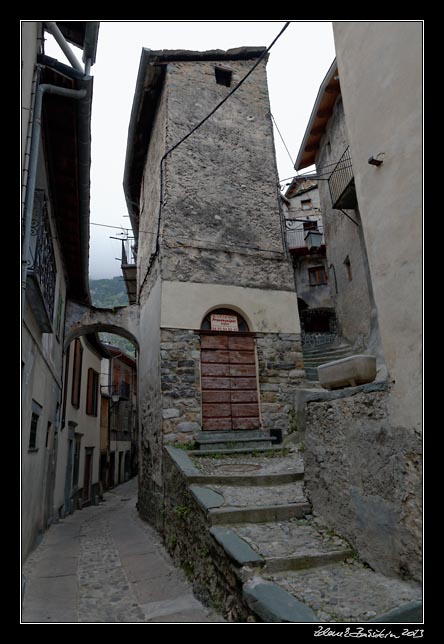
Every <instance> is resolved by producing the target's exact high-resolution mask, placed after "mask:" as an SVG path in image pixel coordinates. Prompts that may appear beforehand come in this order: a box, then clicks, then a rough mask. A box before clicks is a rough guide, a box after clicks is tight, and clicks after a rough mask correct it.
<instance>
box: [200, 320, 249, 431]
mask: <svg viewBox="0 0 444 644" xmlns="http://www.w3.org/2000/svg"><path fill="white" fill-rule="evenodd" d="M200 336H201V337H200V340H201V355H200V358H201V389H202V429H203V430H204V431H233V430H235V431H236V430H248V429H258V428H260V426H261V422H260V413H259V396H258V381H257V367H256V348H255V340H254V334H253V333H250V331H249V329H248V325H247V323H246V321H245V319H244V318H243V317H242V315H240V314H239V313H237V312H236V311H233V310H231V309H225V308H221V309H215V310H213V311H211V312H210V313H208V315H207V316H206V317H205V318H204V320H203V322H202V325H201V331H200Z"/></svg>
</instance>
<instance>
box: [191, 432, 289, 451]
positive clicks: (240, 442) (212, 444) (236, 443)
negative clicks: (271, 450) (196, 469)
mask: <svg viewBox="0 0 444 644" xmlns="http://www.w3.org/2000/svg"><path fill="white" fill-rule="evenodd" d="M275 440H276V439H275V438H274V437H272V436H270V435H269V434H266V433H265V432H263V431H261V430H237V431H225V432H216V431H202V432H200V433H199V435H198V437H197V440H196V442H195V444H196V447H197V449H199V450H203V451H208V450H211V451H215V450H217V451H218V450H225V451H226V450H235V449H257V448H260V447H271V446H272V444H273V441H275Z"/></svg>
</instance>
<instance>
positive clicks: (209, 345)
mask: <svg viewBox="0 0 444 644" xmlns="http://www.w3.org/2000/svg"><path fill="white" fill-rule="evenodd" d="M200 348H201V350H202V349H228V336H227V335H201V336H200Z"/></svg>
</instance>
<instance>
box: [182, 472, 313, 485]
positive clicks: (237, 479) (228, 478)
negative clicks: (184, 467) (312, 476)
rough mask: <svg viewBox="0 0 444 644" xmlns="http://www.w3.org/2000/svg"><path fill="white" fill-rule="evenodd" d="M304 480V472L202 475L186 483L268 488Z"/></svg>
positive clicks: (194, 476) (193, 477)
mask: <svg viewBox="0 0 444 644" xmlns="http://www.w3.org/2000/svg"><path fill="white" fill-rule="evenodd" d="M303 478H304V472H297V471H295V472H286V473H282V474H262V475H261V474H254V475H251V476H250V475H247V474H246V475H242V474H239V475H236V474H221V475H214V474H202V475H192V476H189V477H188V483H190V484H196V485H197V484H198V485H207V486H211V485H215V484H217V485H235V486H243V487H245V486H249V487H259V486H260V487H269V486H271V485H279V484H284V483H293V482H294V481H301V480H302V479H303Z"/></svg>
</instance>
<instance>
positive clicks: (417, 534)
mask: <svg viewBox="0 0 444 644" xmlns="http://www.w3.org/2000/svg"><path fill="white" fill-rule="evenodd" d="M333 27H334V36H335V45H336V53H337V60H336V61H334V63H333V65H332V67H331V68H330V70H329V72H328V74H327V76H326V78H325V80H324V82H323V84H322V86H321V89H320V91H319V94H318V98H317V101H316V104H315V107H314V109H313V112H312V117H311V119H310V123H309V125H308V127H307V130H306V134H305V137H304V140H303V143H302V146H301V150H300V153H299V155H298V159H297V163H296V168H297V169H302V168H304V167H307V166H308V165H310V164H311V163H315V164H316V170H317V174H318V175H319V174H320V173H321V172H323V173H324V174H325V176H326V178H327V181H324V182H322V189H321V202H322V201H323V202H324V203H326V204H327V208H326V210H325V235H326V240H327V256H328V261H329V262H330V261H331V262H332V263H334V264H335V266H336V278H337V285H338V296H337V298H336V299H335V307H336V311H337V317H338V327H339V329H340V332H341V333H342V334H343V335H344V336H345V337H346V338H348V339H349V340H350V342H353V343H354V345H355V347H356V348H359V347H362V348H363V349H364V350H365V351H367V352H369V353H374V354H376V356H377V359H378V366H379V367H380V368H379V370H378V376H377V380H376V382H375V383H372V384H371V385H364V386H363V387H358V388H349V389H344V390H343V391H341V392H339V393H335V392H328V395H314V396H313V397H312V398H311V399H309V401H308V403H307V409H306V428H307V429H306V440H305V444H306V458H305V481H306V490H307V493H308V495H309V497H310V500H311V501H312V503H313V506H314V509H315V511H317V512H319V513H320V514H321V515H322V516H323V517H324V518H325V519H327V520H328V521H329V523H330V525H331V527H332V528H333V529H334V530H337V531H338V532H339V533H340V534H342V535H343V536H345V537H346V538H347V539H348V540H349V541H350V543H351V544H352V545H353V546H354V547H355V548H356V549H357V550H358V552H359V554H360V555H361V556H362V557H363V559H364V560H365V561H366V562H367V563H368V564H369V565H370V566H372V567H373V568H374V569H375V570H377V571H380V572H382V573H384V574H386V575H389V576H392V575H394V576H401V577H405V578H413V579H415V580H420V579H421V576H422V368H421V354H422V340H421V333H422V323H421V299H422V290H421V252H422V247H421V194H422V179H421V177H422V172H421V160H422V128H421V124H422V101H421V87H422V67H421V66H422V51H421V50H422V26H421V23H419V22H397V23H393V22H390V23H384V22H359V23H354V22H338V23H334V25H333ZM382 51H383V52H384V55H383V56H382V57H381V52H382ZM364 52H365V54H364ZM364 88H365V89H364ZM329 193H330V194H329ZM351 219H353V221H352V220H351ZM407 231H408V232H407ZM358 284H359V288H358V289H357V288H355V286H356V285H358Z"/></svg>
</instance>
